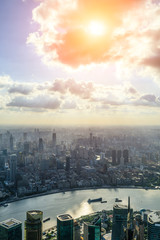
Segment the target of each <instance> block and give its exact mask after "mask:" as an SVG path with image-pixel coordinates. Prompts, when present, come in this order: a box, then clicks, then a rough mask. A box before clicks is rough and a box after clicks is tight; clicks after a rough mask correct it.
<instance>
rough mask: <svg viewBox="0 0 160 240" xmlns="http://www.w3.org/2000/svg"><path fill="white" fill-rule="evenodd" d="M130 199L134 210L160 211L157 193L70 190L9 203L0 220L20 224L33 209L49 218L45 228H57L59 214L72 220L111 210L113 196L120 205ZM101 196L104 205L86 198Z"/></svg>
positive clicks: (146, 191) (2, 209)
mask: <svg viewBox="0 0 160 240" xmlns="http://www.w3.org/2000/svg"><path fill="white" fill-rule="evenodd" d="M128 196H130V197H131V206H132V207H133V209H134V210H139V209H142V208H146V209H154V210H158V209H160V205H159V199H160V191H159V190H144V189H121V188H111V189H91V190H81V191H78V190H77V191H69V192H66V193H56V194H50V195H45V196H39V197H34V198H29V199H24V200H21V201H17V202H12V203H9V205H8V207H0V221H2V220H5V219H8V218H16V219H18V220H20V221H22V223H24V220H25V218H26V211H28V210H32V209H38V210H42V211H43V213H44V219H45V218H47V217H50V218H51V220H50V221H48V222H46V223H44V226H43V227H44V229H46V228H49V227H51V226H53V225H56V216H57V215H58V214H62V213H69V214H71V215H72V216H73V217H74V218H77V217H79V216H81V215H86V214H89V213H92V212H94V211H99V210H102V209H106V210H110V209H112V208H113V204H114V200H115V198H116V197H118V198H119V199H122V200H123V201H122V203H123V204H127V197H128ZM98 197H102V198H103V200H107V203H104V204H103V203H100V202H95V203H91V204H89V203H88V202H87V200H88V199H89V198H98Z"/></svg>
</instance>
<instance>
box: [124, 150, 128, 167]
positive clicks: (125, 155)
mask: <svg viewBox="0 0 160 240" xmlns="http://www.w3.org/2000/svg"><path fill="white" fill-rule="evenodd" d="M123 158H124V164H127V163H128V162H129V151H128V150H127V149H125V150H123Z"/></svg>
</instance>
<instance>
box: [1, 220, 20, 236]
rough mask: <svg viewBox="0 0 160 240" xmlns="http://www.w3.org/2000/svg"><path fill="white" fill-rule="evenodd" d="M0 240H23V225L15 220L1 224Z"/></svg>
mask: <svg viewBox="0 0 160 240" xmlns="http://www.w3.org/2000/svg"><path fill="white" fill-rule="evenodd" d="M0 240H22V223H21V222H20V221H18V220H16V219H14V218H11V219H8V220H6V221H3V222H1V223H0Z"/></svg>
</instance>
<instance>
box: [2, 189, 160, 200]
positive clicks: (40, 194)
mask: <svg viewBox="0 0 160 240" xmlns="http://www.w3.org/2000/svg"><path fill="white" fill-rule="evenodd" d="M120 188H121V189H144V190H146V191H147V190H160V189H159V188H151V187H147V188H143V187H141V186H138V187H137V186H116V187H114V186H109V185H104V186H101V187H86V188H70V189H63V190H62V189H55V190H51V191H48V192H42V193H37V194H33V195H28V196H24V197H15V198H13V199H8V200H6V201H2V202H0V203H1V204H6V203H12V202H17V201H21V200H25V199H29V198H36V197H40V196H45V195H50V194H56V193H64V194H65V192H72V191H81V190H82V191H84V190H94V189H95V190H97V189H120Z"/></svg>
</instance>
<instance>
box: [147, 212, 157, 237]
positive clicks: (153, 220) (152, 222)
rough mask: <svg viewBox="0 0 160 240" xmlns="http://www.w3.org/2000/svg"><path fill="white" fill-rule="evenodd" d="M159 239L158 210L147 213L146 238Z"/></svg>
mask: <svg viewBox="0 0 160 240" xmlns="http://www.w3.org/2000/svg"><path fill="white" fill-rule="evenodd" d="M153 239H154V240H159V239H160V211H155V212H152V213H151V214H149V215H148V240H153Z"/></svg>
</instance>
